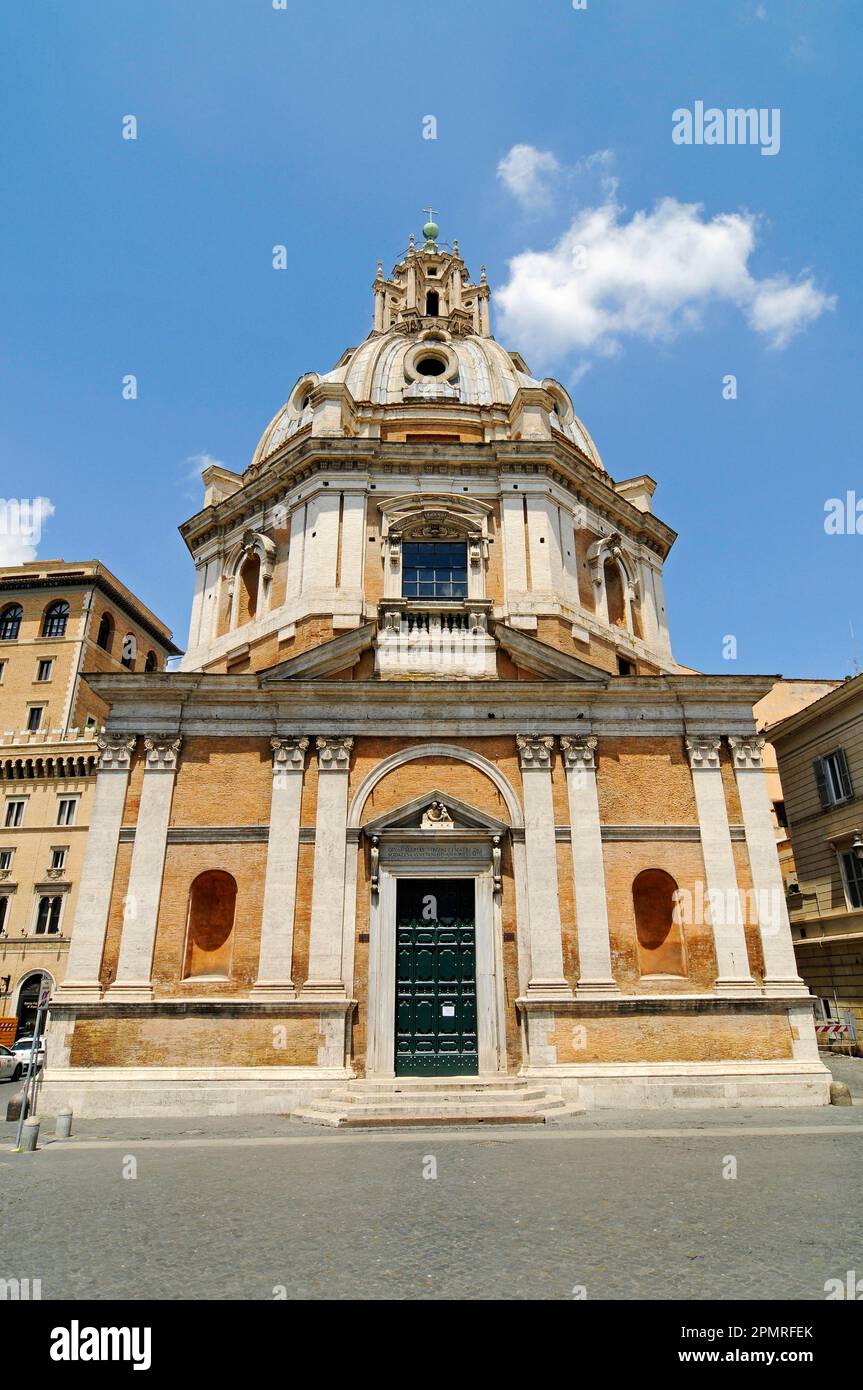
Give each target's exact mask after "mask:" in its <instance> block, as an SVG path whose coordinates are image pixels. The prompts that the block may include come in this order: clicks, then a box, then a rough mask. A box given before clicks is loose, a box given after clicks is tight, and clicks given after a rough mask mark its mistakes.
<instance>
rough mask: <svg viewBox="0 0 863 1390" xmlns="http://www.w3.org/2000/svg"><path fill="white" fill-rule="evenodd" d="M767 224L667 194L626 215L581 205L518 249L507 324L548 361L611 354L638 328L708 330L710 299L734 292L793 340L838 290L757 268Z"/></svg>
mask: <svg viewBox="0 0 863 1390" xmlns="http://www.w3.org/2000/svg"><path fill="white" fill-rule="evenodd" d="M757 231H758V219H757V217H755V216H754V215H753V214H751V213H748V212H737V213H719V214H717V216H715V217H712V218H708V217H706V216H705V213H704V209H703V207H702V205H701V204H699V203H680V202H678V201H677V199H675V198H664V199H662V200H661V201H660V202H659V203H657V204H656V206H655V207H654V208H653V209H652V210H651V211H649V212H647V211H639V212H636V213H635V214H634V215H633V216H632V217H631V218H629V219H628V220H627V219H626V217H625V215H624V212H623V209H622V208H621V207H620V206H619V205H618V204H617V203H615V202H614V201H613V200H612V199H607V200H606V201H605V202H604V203H602V204H601V205H600V206H597V207H592V208H584V209H583V210H581V211H580V212H578V213H577V214H576V216H575V217H574V218H573V220H572V223H571V225H570V227H569V229H568V230H567V231H566V232H564V234H563V235H562V236H561V237H560V239H559V240H558V242H557V243H556V244H555V245H554V246H552V247H551V249H550V250H547V251H524V252H522V253H520V254H519V255H517V256H515V257H513V259H512V260H511V261H510V262H509V280H508V281H507V283H506V284H505V285H503V286H502V288H501V289H500V290H498V292H497V294H496V295H495V303H496V307H497V309H498V313H499V315H500V319H501V327H502V330H503V332H505V333H506V334H508V335H509V336H510V337H511V339H512V340H513V341H514V342H517V343H519V345H520V346H523V349H524V351H525V352H526V353H532V354H533V355H534V356H535V357H536V358H537V359H539V361H540V362H544V363H548V362H549V361H551V360H553V359H554V358H560V357H561V356H566V355H567V354H570V353H580V354H582V355H583V356H584V355H586V356H587V358H588V359H590V358H596V357H608V356H611V355H614V354H616V353H617V352H619V351H620V349H621V345H622V341H623V340H624V339H625V338H627V337H630V338H641V339H646V340H647V341H650V342H669V341H671V340H672V339H674V338H676V337H677V336H678V335H679V334H681V333H683V332H691V331H693V330H695V329H698V328H699V327H700V326H701V323H702V319H703V315H704V311H705V309H706V308H707V307H708V305H710V304H713V303H726V304H732V305H734V306H735V307H736V308H738V309H739V310H740V311H741V312H742V313H743V314H744V316H745V318H746V320H747V322H748V323H749V324H750V326H751V327H752V328H753V329H754V330H755V331H756V332H757V333H759V334H761V335H762V336H763V337H764V338H765V339H766V341H767V343H768V345H769V346H770V347H773V348H782V347H784V346H785V345H786V344H787V343H788V342H789V341H790V339H791V338H792V337H793V336H794V334H795V333H798V332H799V331H800V330H801V329H802V328H804V327H805V326H806V325H807V324H809V323H811V322H813V320H814V319H816V318H818V317H819V315H820V314H822V313H823V312H824V311H825V310H827V309H832V308H833V307H834V305H835V303H836V300H835V296H831V295H827V294H824V293H823V292H822V291H821V290H819V289H818V288H817V286H816V285H815V283H814V281H813V280H812V278H811V277H809V276H808V275H807V276H804V277H802V278H801V279H800V280H799V281H797V282H796V283H795V282H792V281H791V280H789V279H788V278H787V277H785V276H780V275H774V276H772V277H769V278H767V279H763V280H758V279H756V278H755V277H754V276H753V275H752V274H751V272H750V270H749V259H750V257H751V255H752V253H753V251H754V249H755V245H756V240H757ZM583 369H584V363H583V362H582V364H581V366H580V367H578V368H576V370H577V371H581V372H582V373H583Z"/></svg>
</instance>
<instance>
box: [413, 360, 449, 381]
mask: <svg viewBox="0 0 863 1390" xmlns="http://www.w3.org/2000/svg"><path fill="white" fill-rule="evenodd" d="M416 370H417V372H418V374H419V375H420V376H443V374H444V372H445V371H446V362H445V361H444V360H443V358H442V357H421V358H420V360H419V361H418V362H417V365H416Z"/></svg>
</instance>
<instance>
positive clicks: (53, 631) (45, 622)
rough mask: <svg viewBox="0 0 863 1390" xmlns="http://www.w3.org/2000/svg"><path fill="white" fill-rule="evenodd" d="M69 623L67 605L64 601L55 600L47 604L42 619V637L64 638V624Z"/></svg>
mask: <svg viewBox="0 0 863 1390" xmlns="http://www.w3.org/2000/svg"><path fill="white" fill-rule="evenodd" d="M68 621H69V605H68V603H67V602H66V600H65V599H62V598H61V599H57V601H56V602H55V603H49V604H48V607H47V608H46V609H45V617H44V618H43V619H42V636H43V637H65V635H66V624H67V622H68Z"/></svg>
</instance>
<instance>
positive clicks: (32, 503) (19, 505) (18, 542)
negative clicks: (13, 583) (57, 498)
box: [0, 497, 54, 566]
mask: <svg viewBox="0 0 863 1390" xmlns="http://www.w3.org/2000/svg"><path fill="white" fill-rule="evenodd" d="M53 515H54V503H53V502H51V501H49V499H48V498H47V497H9V498H5V497H0V565H4V566H5V565H26V564H27V563H28V562H29V561H30V560H35V559H36V550H37V547H38V545H39V542H40V541H41V539H42V523H43V522H44V521H46V520H47V518H48V517H49V516H53Z"/></svg>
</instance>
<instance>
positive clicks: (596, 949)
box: [560, 734, 620, 997]
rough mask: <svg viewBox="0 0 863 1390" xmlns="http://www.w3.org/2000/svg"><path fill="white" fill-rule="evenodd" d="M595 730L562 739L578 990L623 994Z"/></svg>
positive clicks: (589, 992) (581, 991)
mask: <svg viewBox="0 0 863 1390" xmlns="http://www.w3.org/2000/svg"><path fill="white" fill-rule="evenodd" d="M597 743H598V740H597V738H596V737H595V736H594V735H592V734H589V735H575V734H573V735H570V734H564V735H563V737H562V738H561V740H560V746H561V751H562V753H563V760H564V764H565V767H566V789H567V794H568V796H569V826H570V838H571V843H572V875H573V885H574V889H575V920H576V930H577V934H578V964H579V970H578V984H577V986H576V990H575V992H576V995H590V996H591V997H596V996H597V995H599V996H603V997H604V996H608V995H615V994H619V993H620V990H619V989H618V986H617V983H616V981H615V979H614V977H613V975H612V973H611V940H610V937H609V931H608V909H607V906H606V897H605V866H604V863H603V854H602V830H601V826H600V820H599V799H598V797H597V791H596V747H597Z"/></svg>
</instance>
